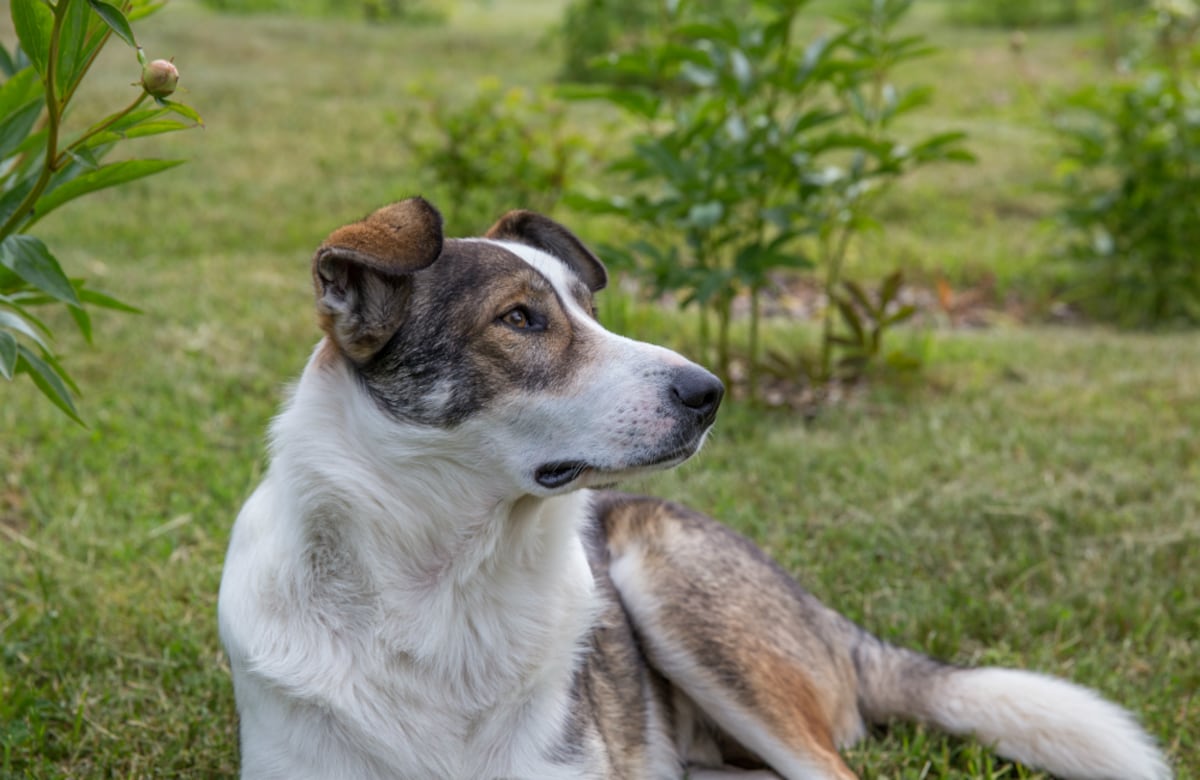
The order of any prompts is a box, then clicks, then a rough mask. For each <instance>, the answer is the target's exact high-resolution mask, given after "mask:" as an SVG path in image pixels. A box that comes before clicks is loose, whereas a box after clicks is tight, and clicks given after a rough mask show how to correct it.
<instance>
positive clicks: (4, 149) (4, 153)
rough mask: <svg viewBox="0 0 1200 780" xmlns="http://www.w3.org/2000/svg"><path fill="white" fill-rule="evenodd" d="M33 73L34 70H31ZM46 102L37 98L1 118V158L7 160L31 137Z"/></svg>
mask: <svg viewBox="0 0 1200 780" xmlns="http://www.w3.org/2000/svg"><path fill="white" fill-rule="evenodd" d="M30 72H31V73H32V71H30ZM44 107H45V103H43V102H42V100H41V99H40V98H35V99H33V100H31V101H29V102H28V103H26V104H25V105H23V106H21V107H20V108H18V109H17V110H15V111H11V112H6V113H5V114H4V119H3V120H0V160H7V159H8V158H9V157H11V156H12V154H13V152H15V151H16V149H17V148H18V147H19V146H20V145H21V144H22V143H23V142H24V141H25V139H26V138H28V137H29V131H30V130H32V129H33V126H34V124H35V123H36V122H37V120H38V117H40V116H41V115H42V109H43V108H44Z"/></svg>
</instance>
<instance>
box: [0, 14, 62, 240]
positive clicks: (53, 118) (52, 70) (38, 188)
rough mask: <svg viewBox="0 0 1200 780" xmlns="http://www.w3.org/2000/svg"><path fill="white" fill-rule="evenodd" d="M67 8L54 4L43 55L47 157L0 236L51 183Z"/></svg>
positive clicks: (10, 229)
mask: <svg viewBox="0 0 1200 780" xmlns="http://www.w3.org/2000/svg"><path fill="white" fill-rule="evenodd" d="M66 8H67V3H65V2H63V3H58V4H57V5H55V6H54V23H53V25H52V26H51V28H50V46H49V49H50V50H49V53H48V56H47V59H46V76H45V88H46V157H45V159H44V160H43V161H42V171H41V173H40V174H38V178H37V181H36V182H34V185H33V188H32V189H31V190H29V192H28V193H27V194H26V195H25V197H24V198H23V199H22V200H21V203H20V205H18V206H17V208H16V210H15V211H13V213H12V214H11V215H10V216H9V218H8V219H6V220H5V221H4V224H3V225H0V239H2V238H7V237H8V236H9V234H11V233H12V232H13V231H14V230H15V229H16V227H17V225H19V224H20V223H21V220H23V219H24V218H25V216H26V215H27V214H28V213H29V212H30V211H31V210H32V209H33V205H34V204H35V203H37V201H38V198H40V197H41V195H42V192H43V191H44V190H45V189H46V185H47V184H49V183H50V176H51V174H53V173H54V161H55V159H56V158H57V157H58V128H59V122H60V120H61V119H62V106H60V105H59V104H58V96H57V95H55V93H54V82H55V80H56V79H57V78H58V38H59V35H60V34H61V33H62V22H63V15H64V14H65V12H66Z"/></svg>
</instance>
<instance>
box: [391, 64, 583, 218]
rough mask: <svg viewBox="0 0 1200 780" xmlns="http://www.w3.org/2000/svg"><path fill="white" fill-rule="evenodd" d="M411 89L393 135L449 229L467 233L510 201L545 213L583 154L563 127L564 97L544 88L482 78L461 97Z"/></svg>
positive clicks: (576, 136)
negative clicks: (471, 92)
mask: <svg viewBox="0 0 1200 780" xmlns="http://www.w3.org/2000/svg"><path fill="white" fill-rule="evenodd" d="M413 93H414V94H413V96H414V98H415V100H414V101H413V105H412V106H411V107H410V108H409V109H408V110H407V111H406V112H405V113H404V114H402V115H401V116H400V117H399V118H398V126H399V128H400V141H401V143H402V144H403V145H404V146H405V147H406V148H407V149H408V151H409V153H410V154H411V155H412V156H413V166H412V168H413V171H414V173H415V175H416V176H417V177H418V182H417V183H418V184H420V185H421V187H422V188H423V191H424V192H426V193H427V194H430V195H431V196H432V197H436V198H437V200H438V202H440V203H442V204H444V213H445V216H446V222H447V229H448V231H449V232H450V233H451V234H455V233H458V234H474V233H476V232H478V231H479V230H481V229H483V228H486V227H487V226H488V225H489V224H491V222H492V220H494V219H495V218H496V217H497V216H499V215H500V213H501V212H503V211H506V210H508V209H511V208H528V209H533V210H535V211H541V212H545V213H550V212H553V210H554V208H555V207H556V206H557V205H558V202H559V200H560V199H561V198H562V196H563V193H564V191H565V190H566V188H567V187H568V186H569V184H570V182H571V180H572V177H573V176H574V175H575V173H576V172H577V171H579V170H580V168H581V166H583V165H584V163H585V161H586V160H587V159H588V158H589V151H588V149H589V147H588V145H587V144H586V142H585V139H584V137H583V136H582V135H581V134H579V133H575V132H571V131H569V130H568V127H567V123H566V110H565V106H564V104H563V103H562V101H559V100H556V99H555V98H554V97H553V95H551V94H550V92H549V91H547V90H531V89H524V88H517V87H513V88H506V87H504V86H503V85H502V84H501V83H500V82H499V80H497V79H485V80H483V81H481V82H480V83H479V84H478V85H477V87H476V89H475V92H474V95H473V96H472V97H471V98H470V99H469V100H467V101H465V102H456V101H454V100H453V99H452V98H448V97H447V96H446V95H445V94H443V93H439V92H433V91H430V90H428V89H424V88H421V87H417V88H415V89H414V90H413ZM406 187H407V188H411V185H406ZM404 194H409V193H408V191H407V189H406V193H404Z"/></svg>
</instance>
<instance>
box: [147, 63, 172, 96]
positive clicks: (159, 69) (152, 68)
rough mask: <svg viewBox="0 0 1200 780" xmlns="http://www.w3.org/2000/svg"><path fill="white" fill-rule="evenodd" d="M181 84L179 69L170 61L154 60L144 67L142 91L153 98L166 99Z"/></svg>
mask: <svg viewBox="0 0 1200 780" xmlns="http://www.w3.org/2000/svg"><path fill="white" fill-rule="evenodd" d="M178 83H179V69H178V68H176V67H175V63H173V62H171V61H170V60H154V61H153V62H147V63H146V64H145V65H143V66H142V89H144V90H146V92H147V93H148V94H149V95H150V96H151V97H156V98H165V97H166V96H167V95H170V94H171V93H172V92H174V91H175V85H176V84H178Z"/></svg>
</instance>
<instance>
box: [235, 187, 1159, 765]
mask: <svg viewBox="0 0 1200 780" xmlns="http://www.w3.org/2000/svg"><path fill="white" fill-rule="evenodd" d="M312 278H313V283H314V289H315V296H316V309H317V315H318V319H319V323H320V327H321V329H322V330H323V332H324V337H323V338H322V340H321V341H320V343H319V344H318V345H317V347H316V349H315V350H314V352H313V353H312V355H311V357H310V359H309V361H308V364H307V367H306V368H305V369H304V372H303V375H302V376H301V378H300V380H299V382H298V383H297V384H296V386H295V387H294V388H293V390H292V393H291V396H290V399H289V400H288V401H287V403H286V405H285V407H284V409H283V411H282V412H281V413H280V414H279V415H278V417H277V418H276V419H275V420H274V422H273V424H272V426H271V430H270V453H271V462H270V466H269V468H268V470H267V472H266V475H265V477H264V478H263V481H262V483H261V484H260V485H259V486H258V488H257V489H256V490H255V491H254V493H253V494H252V495H251V496H250V498H249V499H248V500H247V501H246V504H245V506H244V507H243V508H242V510H241V512H240V514H239V515H238V518H237V521H236V523H235V525H234V528H233V531H232V536H231V541H230V545H229V550H228V555H227V558H226V561H225V568H224V572H223V576H222V581H221V590H220V599H219V624H220V634H221V639H222V642H223V644H224V647H225V649H226V651H227V653H228V658H229V663H230V667H231V670H232V676H233V683H234V691H235V696H236V700H237V708H238V713H239V719H240V741H241V761H242V769H241V772H242V777H244V778H287V780H298V779H301V778H331V779H333V778H336V779H338V780H351V779H358V778H364V779H365V778H414V779H418V780H428V779H429V778H453V779H458V778H463V779H469V780H480V779H488V778H530V779H535V780H543V779H545V780H555V779H560V778H561V779H565V778H574V779H580V778H588V779H591V780H600V779H601V778H605V779H607V778H625V779H628V780H641V779H642V778H672V779H674V778H684V777H687V778H692V780H715V779H717V778H735V777H736V778H742V780H748V778H788V779H789V780H798V779H799V778H805V779H807V778H820V779H821V780H825V779H828V778H836V779H838V780H846V779H848V778H853V777H854V773H853V772H852V771H851V769H850V768H849V767H848V766H847V764H846V763H845V762H844V761H843V759H842V758H841V757H840V755H839V753H838V750H839V748H841V747H844V746H847V745H849V744H851V743H853V742H854V741H855V740H857V739H859V738H860V737H861V736H863V735H864V733H865V730H866V726H867V724H871V723H882V722H886V721H888V720H890V719H892V718H904V719H915V720H918V721H922V722H925V723H928V724H931V725H932V726H935V727H937V728H940V729H943V730H945V731H948V732H950V733H953V734H973V735H975V736H976V737H977V738H978V739H980V740H982V741H983V742H984V743H987V744H989V745H991V746H993V747H994V749H995V750H996V752H997V753H999V754H1000V755H1003V756H1005V757H1008V758H1010V759H1013V760H1016V761H1019V762H1023V763H1027V764H1029V765H1031V766H1035V767H1039V768H1042V769H1045V770H1048V771H1049V772H1052V773H1054V774H1055V775H1057V776H1060V777H1064V778H1112V779H1113V780H1116V778H1120V779H1121V780H1164V778H1169V777H1170V776H1171V772H1170V769H1169V767H1168V765H1167V763H1166V761H1165V760H1164V758H1163V756H1162V755H1161V753H1160V752H1159V750H1158V748H1157V747H1156V746H1155V743H1154V742H1153V740H1152V739H1151V738H1150V737H1149V736H1147V735H1146V733H1145V732H1143V730H1142V729H1141V728H1140V727H1139V726H1138V724H1137V723H1136V721H1135V720H1134V718H1133V716H1131V715H1130V714H1129V713H1128V712H1126V711H1125V710H1123V709H1122V708H1120V707H1118V706H1116V705H1114V704H1112V703H1109V702H1108V701H1106V700H1104V699H1102V698H1101V697H1100V696H1099V695H1098V694H1096V693H1094V692H1092V691H1090V690H1088V689H1086V688H1082V687H1079V686H1077V685H1074V684H1072V683H1069V682H1066V681H1063V680H1060V679H1056V678H1053V677H1048V676H1044V675H1040V674H1036V673H1031V672H1025V671H1018V670H1010V669H1000V668H961V667H957V666H951V665H947V664H944V663H941V662H938V661H936V660H933V659H931V658H928V657H926V656H924V655H922V654H920V653H918V652H914V651H911V650H907V649H903V648H900V647H895V646H893V645H890V644H888V643H887V642H885V641H883V640H881V639H879V638H876V637H874V636H872V635H871V634H869V633H868V632H867V631H866V630H864V629H863V628H860V627H859V626H858V625H856V624H854V623H853V622H851V621H850V620H849V619H847V618H845V617H843V616H842V615H840V614H839V613H837V612H835V611H833V610H831V609H829V608H827V607H826V606H824V605H822V604H821V603H820V602H819V601H818V600H817V599H816V598H815V597H813V596H812V595H810V594H809V593H808V592H807V591H805V590H804V589H802V588H801V586H800V585H798V584H797V583H796V582H795V581H794V580H793V579H792V578H791V577H790V576H788V574H786V573H785V572H784V571H783V570H782V569H781V568H780V567H779V566H778V565H776V564H775V563H774V562H772V561H771V560H770V559H769V558H768V557H767V556H766V555H765V554H764V553H763V552H761V551H760V550H759V549H758V548H757V547H755V546H754V545H753V544H752V543H751V542H750V541H748V540H747V539H745V538H743V537H742V536H740V535H738V534H736V533H734V532H733V531H732V530H730V529H728V528H726V527H724V526H722V525H720V524H719V523H717V522H716V521H714V520H712V519H709V518H708V517H706V516H704V515H702V514H699V513H696V512H694V511H691V510H689V509H687V508H684V507H682V506H679V505H676V504H673V503H669V502H666V501H662V500H658V499H653V498H645V497H638V496H632V495H623V494H620V493H616V492H612V491H611V488H612V486H613V485H615V484H616V483H619V482H621V481H622V480H625V479H627V478H630V477H634V476H637V475H640V474H645V473H648V472H652V471H656V470H659V469H665V468H670V467H672V466H675V465H678V464H679V463H682V462H683V461H684V460H686V459H688V458H689V457H691V456H692V455H693V454H694V453H696V452H697V450H699V449H700V447H701V445H702V444H703V442H704V440H705V437H706V436H707V434H708V431H709V429H710V428H711V426H712V424H713V421H714V419H715V416H716V413H717V409H718V407H719V405H720V403H721V400H722V395H723V393H724V388H723V387H722V385H721V383H720V382H719V381H718V380H717V379H716V377H714V376H713V375H712V374H710V373H709V372H708V371H706V370H704V369H703V368H701V367H700V366H697V365H695V364H693V363H691V362H689V361H687V360H686V359H684V358H683V357H681V356H680V355H678V354H676V353H675V352H672V351H670V350H667V349H664V348H662V347H658V346H654V345H651V344H646V343H641V342H638V341H634V340H631V339H628V338H624V337H622V336H618V335H616V334H614V333H611V332H609V331H607V330H605V329H604V328H603V327H601V325H600V324H599V323H598V322H597V320H596V312H595V308H594V306H593V295H594V294H595V293H596V292H598V291H599V290H601V289H602V288H603V287H604V286H605V284H606V282H607V273H606V271H605V268H604V266H603V264H602V263H601V261H600V260H599V259H598V258H597V257H596V256H595V254H593V253H592V252H591V251H590V250H589V249H588V248H587V247H586V246H585V245H584V244H583V243H582V242H581V241H580V240H579V239H578V238H577V237H576V236H575V235H574V234H573V233H571V232H570V231H569V230H568V229H567V228H565V227H563V226H562V225H560V224H558V223H557V222H555V221H553V220H551V219H549V218H548V217H545V216H542V215H539V214H536V213H533V212H529V211H514V212H511V213H509V214H507V215H506V216H504V217H502V218H501V219H500V220H499V221H498V222H497V223H496V224H495V225H494V226H493V227H492V228H491V229H490V230H489V231H488V232H487V233H486V235H485V236H484V237H482V238H469V239H449V238H444V237H443V228H442V220H441V216H440V214H439V213H438V211H437V210H436V209H435V208H434V207H433V206H432V205H430V204H429V203H428V202H427V201H425V200H423V199H421V198H410V199H408V200H404V201H401V202H399V203H394V204H391V205H388V206H385V207H383V208H381V209H379V210H377V211H375V212H374V213H372V214H371V215H369V216H368V217H366V218H364V219H363V220H361V221H359V222H355V223H353V224H350V225H346V226H344V227H341V228H339V229H337V230H335V231H334V232H333V233H332V234H331V235H330V236H329V237H328V238H327V239H326V240H325V241H324V243H322V244H321V246H320V248H319V249H318V250H317V252H316V254H315V256H314V258H313V261H312Z"/></svg>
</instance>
